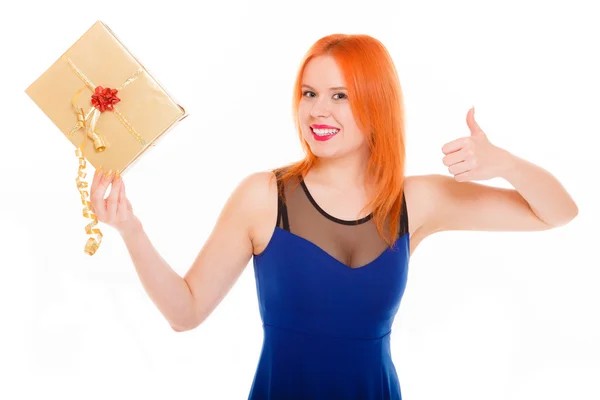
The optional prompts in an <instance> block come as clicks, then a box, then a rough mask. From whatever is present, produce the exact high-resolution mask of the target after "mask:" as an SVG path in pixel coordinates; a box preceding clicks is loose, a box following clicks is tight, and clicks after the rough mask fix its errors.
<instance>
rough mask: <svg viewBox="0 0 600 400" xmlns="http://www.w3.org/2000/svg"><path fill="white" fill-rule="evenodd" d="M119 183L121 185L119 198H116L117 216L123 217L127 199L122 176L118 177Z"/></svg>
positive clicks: (125, 211) (125, 212)
mask: <svg viewBox="0 0 600 400" xmlns="http://www.w3.org/2000/svg"><path fill="white" fill-rule="evenodd" d="M119 185H120V186H121V187H120V189H119V199H118V200H117V217H118V218H123V217H125V215H127V212H128V203H129V200H127V195H126V193H125V182H124V181H123V178H121V179H119Z"/></svg>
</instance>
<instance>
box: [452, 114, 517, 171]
mask: <svg viewBox="0 0 600 400" xmlns="http://www.w3.org/2000/svg"><path fill="white" fill-rule="evenodd" d="M467 126H468V127H469V130H470V131H471V135H470V136H466V137H462V138H459V139H455V140H453V141H451V142H449V143H446V144H445V145H444V146H443V147H442V152H443V153H444V154H445V157H444V158H443V159H442V162H443V163H444V165H445V166H447V167H448V172H450V174H452V175H454V179H455V180H456V181H457V182H466V181H477V180H487V179H492V178H495V177H499V176H501V174H502V172H503V171H504V170H506V169H507V168H508V163H509V162H510V159H511V158H510V156H509V153H508V152H507V151H506V150H504V149H501V148H499V147H497V146H495V145H493V144H492V143H491V142H490V141H489V139H488V137H487V135H486V134H485V132H483V130H482V129H481V127H480V126H479V125H478V124H477V122H475V107H473V108H471V109H470V110H469V112H468V113H467Z"/></svg>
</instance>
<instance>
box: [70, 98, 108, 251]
mask: <svg viewBox="0 0 600 400" xmlns="http://www.w3.org/2000/svg"><path fill="white" fill-rule="evenodd" d="M85 88H86V87H85V86H84V87H83V88H81V89H79V90H78V91H77V92H75V95H74V96H73V99H72V100H71V104H72V105H73V108H74V109H75V113H76V114H77V125H78V127H79V129H84V130H85V131H86V134H85V135H84V136H83V141H82V142H81V145H80V146H79V147H78V148H77V149H76V150H75V155H76V156H77V158H78V159H79V168H78V169H77V178H76V179H75V181H76V182H77V189H78V190H79V194H80V196H81V204H83V216H84V217H85V218H89V219H91V222H90V223H89V224H87V225H86V227H85V232H86V233H87V234H88V235H91V236H92V237H90V238H88V240H87V243H86V244H85V247H84V251H85V253H87V254H88V255H90V256H92V255H94V253H96V250H98V248H99V247H100V243H102V236H103V235H102V232H101V231H100V229H98V228H95V226H96V225H98V217H97V216H96V214H94V212H93V211H92V203H90V201H89V200H88V198H89V192H88V191H87V190H86V189H87V188H88V183H87V182H86V181H85V177H86V176H87V174H86V173H85V167H86V165H87V163H86V161H85V156H84V147H85V142H86V140H87V139H88V138H90V139H92V140H93V141H94V147H95V148H96V150H97V151H104V150H105V149H106V142H105V141H104V139H103V138H102V137H100V135H98V134H97V133H96V123H97V122H98V118H99V117H100V111H99V110H98V109H96V108H95V107H93V108H92V109H91V110H90V112H89V113H88V115H87V117H86V116H85V115H84V113H83V109H82V108H81V107H78V106H77V98H78V97H79V95H80V94H81V92H82V90H83V89H85Z"/></svg>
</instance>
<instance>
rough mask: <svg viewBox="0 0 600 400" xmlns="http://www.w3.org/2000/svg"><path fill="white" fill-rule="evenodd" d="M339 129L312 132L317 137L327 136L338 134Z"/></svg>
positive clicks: (314, 130)
mask: <svg viewBox="0 0 600 400" xmlns="http://www.w3.org/2000/svg"><path fill="white" fill-rule="evenodd" d="M339 131H340V130H339V129H313V132H314V133H316V134H317V135H319V136H327V135H331V134H334V133H338V132H339Z"/></svg>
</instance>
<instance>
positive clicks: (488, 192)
mask: <svg viewBox="0 0 600 400" xmlns="http://www.w3.org/2000/svg"><path fill="white" fill-rule="evenodd" d="M402 103H403V97H402V92H401V87H400V83H399V81H398V76H397V72H396V70H395V67H394V65H393V62H392V60H391V58H390V56H389V54H388V52H387V50H386V49H385V47H384V46H383V45H382V44H381V43H380V42H379V41H377V40H376V39H373V38H371V37H369V36H366V35H331V36H327V37H324V38H322V39H321V40H319V41H317V42H316V43H315V44H314V45H313V47H312V48H311V49H310V50H309V52H308V53H307V55H306V57H305V59H304V62H303V63H302V66H301V68H300V70H299V72H298V76H297V80H296V85H295V88H294V101H293V106H294V112H295V120H296V124H297V129H298V133H299V136H300V141H301V143H302V146H303V147H304V150H305V153H306V158H305V159H303V160H301V161H300V162H298V163H293V164H290V165H288V166H286V167H284V168H279V169H277V170H275V171H265V172H257V173H254V174H251V175H249V176H248V177H247V178H245V179H244V180H243V181H242V182H241V183H240V184H239V185H238V187H237V188H236V189H235V190H234V191H233V193H232V195H231V197H230V198H229V199H228V201H227V202H226V204H225V206H224V208H223V210H222V212H221V214H220V216H219V219H218V221H217V223H216V226H215V227H214V230H213V231H212V233H211V235H210V236H209V238H208V240H207V241H206V243H205V244H204V246H203V248H202V249H201V251H200V253H199V254H198V256H197V258H196V260H195V262H194V263H193V265H192V266H191V268H190V269H189V271H188V272H187V274H186V275H185V277H184V278H183V279H182V278H181V277H180V276H179V275H178V274H177V273H175V272H174V271H173V269H171V268H170V267H169V265H168V264H167V263H166V262H165V261H164V260H163V259H162V258H161V257H160V255H159V254H158V252H157V251H156V250H155V249H154V247H153V246H152V244H151V242H150V240H149V239H148V237H147V236H146V234H145V232H144V229H143V227H142V224H141V222H140V221H139V219H138V218H136V216H135V215H134V213H133V211H132V207H131V204H130V202H129V201H128V199H127V197H126V194H125V185H124V183H123V180H122V179H121V178H120V177H118V176H117V177H113V176H111V174H110V172H109V173H108V174H107V175H103V173H102V171H98V173H97V174H96V176H95V177H94V180H93V183H92V189H91V202H92V205H93V209H94V211H95V213H96V214H97V216H98V218H99V220H100V221H101V222H104V223H107V224H109V225H111V226H113V227H114V228H116V229H117V230H118V231H119V233H120V234H121V236H122V237H123V239H124V241H125V244H126V246H127V248H128V250H129V253H130V255H131V258H132V260H133V263H134V265H135V268H136V270H137V273H138V275H139V277H140V279H141V281H142V284H143V285H144V288H145V290H146V291H147V293H148V294H149V296H150V297H151V298H152V300H153V301H154V303H155V304H156V306H157V307H158V308H159V309H160V311H161V312H162V314H163V315H164V316H165V318H166V319H167V320H168V321H169V323H170V324H171V326H172V327H173V329H174V330H176V331H178V332H180V331H185V330H190V329H194V328H195V327H197V326H198V325H199V324H201V323H202V322H203V321H204V320H205V319H206V318H207V317H208V316H209V315H210V314H211V312H212V311H213V310H214V309H215V307H216V306H217V305H218V304H219V303H220V301H221V300H222V299H223V298H224V296H225V295H226V294H227V293H228V291H229V290H230V289H231V287H232V286H233V284H234V282H235V281H236V280H237V278H238V277H239V276H240V274H241V273H242V271H243V269H244V268H245V267H246V265H247V264H248V262H249V260H250V258H251V257H252V258H253V261H254V271H255V277H256V284H257V292H258V298H259V303H260V312H261V317H262V320H263V326H264V334H265V336H264V343H263V349H262V354H261V357H260V360H259V364H258V368H257V371H256V374H255V378H254V382H253V385H252V388H251V391H250V396H249V398H251V399H266V398H270V399H296V398H298V399H400V398H401V392H400V384H399V382H398V377H397V375H396V370H395V367H394V364H393V362H392V360H391V356H390V331H391V326H392V322H393V320H394V317H395V314H396V311H397V310H398V307H399V304H400V300H401V298H402V294H403V292H404V288H405V285H406V278H407V271H408V262H409V258H410V256H411V254H412V253H413V252H414V250H415V248H416V247H417V246H418V244H419V243H420V242H421V241H422V240H423V239H425V238H426V237H427V236H429V235H431V234H433V233H435V232H440V231H448V230H480V231H534V230H544V229H550V228H553V227H558V226H561V225H564V224H566V223H567V222H569V221H570V220H572V219H573V218H574V217H575V216H576V215H577V213H578V209H577V206H576V204H575V203H574V202H573V200H572V199H571V197H570V196H569V194H568V193H567V192H566V191H565V189H564V188H563V187H562V185H561V184H560V182H558V181H557V180H556V179H555V178H554V177H553V176H552V175H551V174H550V173H548V172H547V171H545V170H543V169H542V168H540V167H538V166H536V165H533V164H531V163H529V162H527V161H525V160H523V159H520V158H518V157H516V156H514V155H513V154H511V153H509V152H508V151H506V150H504V149H501V148H499V147H497V146H495V145H493V144H492V143H490V141H489V140H488V138H487V136H486V134H485V133H484V132H483V131H482V130H481V128H480V127H479V126H478V125H477V123H476V122H475V119H474V110H473V109H471V110H469V112H468V113H467V125H468V127H469V129H470V131H471V134H470V136H468V137H464V138H459V139H457V140H454V141H452V142H450V143H447V144H446V145H445V146H443V148H442V151H443V153H444V155H445V156H444V157H443V160H442V161H443V163H444V165H446V166H447V167H448V171H449V172H450V174H451V175H453V178H451V177H446V176H442V175H422V176H408V177H405V176H404V161H405V130H404V110H403V106H402ZM494 177H502V178H504V179H506V180H507V181H508V182H510V183H511V184H512V185H513V186H514V189H510V190H509V189H502V188H494V187H490V186H484V185H481V184H478V183H475V182H472V181H476V180H487V179H491V178H494ZM111 184H112V187H111V191H110V194H109V195H108V198H107V199H106V200H104V197H105V193H106V191H107V188H108V186H109V185H111ZM409 221H410V223H409Z"/></svg>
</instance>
